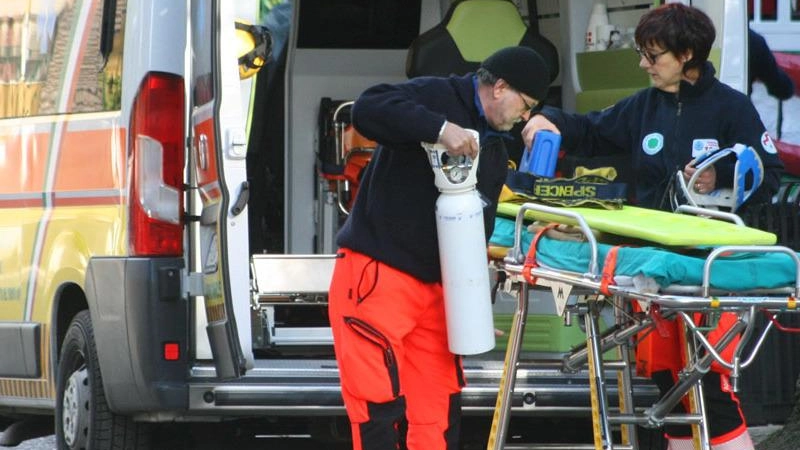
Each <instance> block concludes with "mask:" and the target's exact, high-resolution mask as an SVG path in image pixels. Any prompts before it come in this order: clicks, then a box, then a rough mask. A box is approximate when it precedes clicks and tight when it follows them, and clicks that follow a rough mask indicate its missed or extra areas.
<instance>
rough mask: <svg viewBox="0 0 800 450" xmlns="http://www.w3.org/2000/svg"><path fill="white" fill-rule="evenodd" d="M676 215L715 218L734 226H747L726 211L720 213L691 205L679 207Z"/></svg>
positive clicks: (739, 218) (736, 216) (737, 217)
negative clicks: (731, 223)
mask: <svg viewBox="0 0 800 450" xmlns="http://www.w3.org/2000/svg"><path fill="white" fill-rule="evenodd" d="M675 212H676V213H687V214H694V215H696V216H707V217H713V218H715V219H723V220H728V221H730V222H733V224H734V225H739V226H742V227H743V226H745V223H744V220H742V218H741V217H739V216H738V215H736V214H734V213H731V212H726V211H719V210H716V209H707V208H701V207H699V206H690V205H678V207H677V208H676V209H675Z"/></svg>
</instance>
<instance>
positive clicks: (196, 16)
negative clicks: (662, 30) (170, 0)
mask: <svg viewBox="0 0 800 450" xmlns="http://www.w3.org/2000/svg"><path fill="white" fill-rule="evenodd" d="M213 14H214V10H213V4H212V2H211V1H209V0H200V1H196V2H194V3H193V4H192V68H193V69H192V74H193V76H194V80H193V82H192V86H193V87H192V103H193V104H194V105H195V106H200V105H204V104H206V103H208V102H210V101H211V100H213V99H214V77H213V71H212V70H211V63H212V57H213V53H212V45H213V40H212V39H211V37H212V36H214V29H213V25H212V21H211V18H212V17H213Z"/></svg>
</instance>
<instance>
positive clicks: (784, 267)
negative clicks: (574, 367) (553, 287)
mask: <svg viewBox="0 0 800 450" xmlns="http://www.w3.org/2000/svg"><path fill="white" fill-rule="evenodd" d="M532 239H533V234H532V233H530V232H528V231H527V230H525V231H524V232H523V236H522V241H523V246H522V248H523V249H524V251H525V252H527V249H528V248H529V247H530V244H531V240H532ZM489 242H490V244H492V245H497V246H501V247H513V245H514V221H513V220H510V219H506V218H503V217H497V218H496V219H495V227H494V233H493V234H492V236H491V238H490V239H489ZM611 248H612V246H611V245H608V244H602V243H599V244H598V255H597V264H598V266H599V267H598V269H599V270H600V272H601V273H602V271H603V263H604V261H605V258H606V254H607V253H608V251H609V250H610V249H611ZM589 252H590V247H589V244H587V243H585V242H570V241H560V240H555V239H550V238H547V237H543V238H542V239H541V240H540V241H539V245H538V247H537V252H536V259H537V261H538V262H539V264H541V265H543V266H547V267H552V268H555V269H562V270H568V271H571V272H579V273H584V272H586V271H587V270H588V268H589ZM704 263H705V258H701V257H694V256H688V255H682V254H680V253H675V252H673V251H670V250H667V249H664V248H659V247H621V248H620V249H619V251H618V254H617V268H616V272H615V275H627V276H631V277H632V276H636V275H643V276H646V277H650V278H653V279H654V280H656V282H657V283H658V284H659V285H660V286H662V287H666V286H669V285H674V284H678V285H685V286H699V285H700V284H701V283H702V282H703V265H704ZM796 270H797V269H796V267H795V264H794V261H793V260H792V258H791V257H789V255H786V254H783V253H759V254H753V253H737V254H735V255H732V256H729V257H719V258H717V259H716V260H715V262H714V264H713V265H712V266H711V287H712V288H717V289H723V290H729V291H732V292H735V291H746V290H754V289H771V288H777V287H784V286H793V285H794V283H795V275H796Z"/></svg>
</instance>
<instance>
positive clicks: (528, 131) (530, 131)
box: [522, 114, 561, 148]
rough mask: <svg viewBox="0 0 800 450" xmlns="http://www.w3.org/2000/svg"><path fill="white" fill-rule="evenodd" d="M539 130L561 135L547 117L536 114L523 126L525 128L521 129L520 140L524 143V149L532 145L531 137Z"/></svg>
mask: <svg viewBox="0 0 800 450" xmlns="http://www.w3.org/2000/svg"><path fill="white" fill-rule="evenodd" d="M539 130H547V131H552V132H553V133H556V134H561V131H559V129H558V128H556V126H555V124H553V122H550V120H548V119H547V117H545V116H543V115H541V114H536V115H534V116H533V117H531V118H530V120H528V123H526V124H525V128H523V129H522V140H523V141H524V142H525V148H529V147H530V146H531V144H533V136H534V135H535V134H536V132H537V131H539Z"/></svg>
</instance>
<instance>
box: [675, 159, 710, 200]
mask: <svg viewBox="0 0 800 450" xmlns="http://www.w3.org/2000/svg"><path fill="white" fill-rule="evenodd" d="M695 172H697V168H695V167H694V161H690V162H689V164H686V167H684V168H683V179H684V180H686V181H687V182H688V181H689V180H690V179H691V178H692V175H694V174H695ZM691 187H692V186H689V188H691ZM716 187H717V171H716V169H714V166H713V165H711V166H709V167H707V168H705V169H704V170H703V172H702V173H700V175H698V176H697V179H695V180H694V190H695V191H696V192H697V193H699V194H708V193H709V192H711V191H713V190H714V189H715V188H716Z"/></svg>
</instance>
